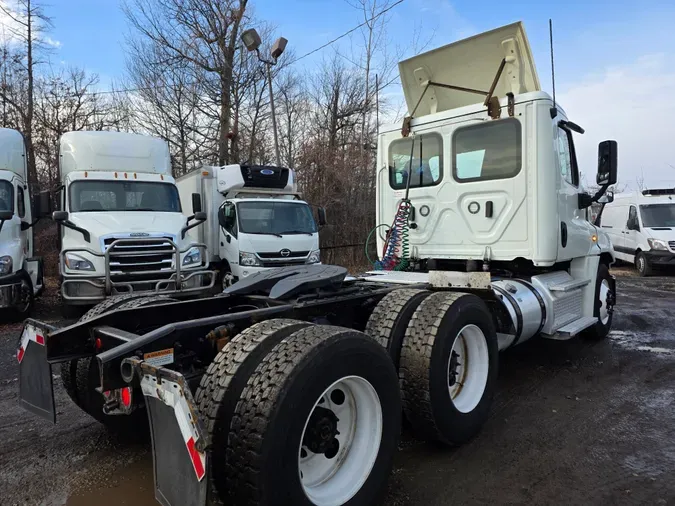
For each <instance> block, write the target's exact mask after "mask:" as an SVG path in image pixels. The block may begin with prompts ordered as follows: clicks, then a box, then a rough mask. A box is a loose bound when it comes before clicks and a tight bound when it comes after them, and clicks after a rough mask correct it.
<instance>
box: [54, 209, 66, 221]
mask: <svg viewBox="0 0 675 506" xmlns="http://www.w3.org/2000/svg"><path fill="white" fill-rule="evenodd" d="M52 220H54V221H55V222H57V223H63V222H64V221H68V211H54V212H53V213H52Z"/></svg>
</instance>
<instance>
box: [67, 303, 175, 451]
mask: <svg viewBox="0 0 675 506" xmlns="http://www.w3.org/2000/svg"><path fill="white" fill-rule="evenodd" d="M109 300H110V299H107V300H106V301H104V302H102V303H101V304H98V305H97V306H95V307H94V308H92V309H91V310H89V311H88V312H87V313H86V314H85V315H84V316H82V318H81V319H80V322H85V321H87V320H91V319H92V318H95V317H97V316H99V315H102V314H104V313H107V312H110V311H120V310H124V309H133V308H137V307H142V306H149V305H156V304H161V303H168V302H174V301H175V299H171V298H170V297H167V296H165V295H155V296H147V295H146V296H131V294H130V295H122V296H118V297H115V298H114V300H113V301H112V302H108V301H109ZM106 302H107V304H106ZM61 381H62V384H63V387H64V389H65V390H66V392H67V393H68V395H69V396H70V398H71V399H72V400H73V402H74V403H75V404H76V405H77V406H78V407H80V408H81V409H82V410H83V411H84V412H85V413H87V414H88V415H90V416H91V417H92V418H94V419H95V420H98V421H99V422H101V423H102V424H104V425H105V426H106V427H107V428H108V429H109V430H111V431H112V432H115V433H118V434H121V435H124V436H126V437H133V438H139V439H142V438H145V437H147V434H148V433H149V432H148V422H147V415H146V413H145V410H144V409H136V410H135V411H134V412H133V413H132V414H130V415H106V414H105V413H104V412H103V403H104V399H103V396H102V395H101V394H100V393H99V392H97V391H96V388H97V387H98V386H99V385H100V375H99V368H98V361H97V360H96V359H95V358H92V357H88V358H81V359H78V360H72V361H70V362H64V363H63V364H61ZM134 395H142V393H141V392H140V390H139V391H135V392H134Z"/></svg>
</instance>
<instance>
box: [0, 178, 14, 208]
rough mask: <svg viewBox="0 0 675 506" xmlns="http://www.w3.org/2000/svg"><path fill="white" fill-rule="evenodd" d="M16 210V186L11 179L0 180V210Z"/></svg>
mask: <svg viewBox="0 0 675 506" xmlns="http://www.w3.org/2000/svg"><path fill="white" fill-rule="evenodd" d="M2 211H14V186H12V183H10V182H9V181H4V180H1V181H0V212H2Z"/></svg>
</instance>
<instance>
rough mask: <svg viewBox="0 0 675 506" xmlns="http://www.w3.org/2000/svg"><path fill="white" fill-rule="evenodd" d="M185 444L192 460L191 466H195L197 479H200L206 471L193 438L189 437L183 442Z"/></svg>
mask: <svg viewBox="0 0 675 506" xmlns="http://www.w3.org/2000/svg"><path fill="white" fill-rule="evenodd" d="M185 446H187V450H188V453H189V454H190V460H192V466H193V467H194V468H195V473H196V474H197V479H198V480H200V481H201V479H202V478H203V477H204V474H206V472H205V471H204V463H203V462H202V456H201V454H200V453H199V452H198V451H197V448H195V440H194V438H192V437H191V438H190V439H188V440H187V442H186V443H185Z"/></svg>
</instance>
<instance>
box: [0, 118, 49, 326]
mask: <svg viewBox="0 0 675 506" xmlns="http://www.w3.org/2000/svg"><path fill="white" fill-rule="evenodd" d="M27 182H28V177H27V166H26V146H25V143H24V139H23V135H21V133H20V132H18V131H16V130H12V129H10V128H0V308H2V309H3V310H4V311H3V312H4V313H10V314H11V316H12V317H15V318H19V319H23V318H25V317H26V316H28V315H29V314H30V312H31V310H32V308H33V302H34V299H35V297H37V296H38V295H40V293H42V290H43V288H44V284H43V279H42V273H43V269H42V259H41V258H37V257H33V248H34V242H33V225H35V223H36V222H37V219H38V218H39V217H40V208H41V206H40V204H41V202H42V203H44V200H45V199H44V198H43V199H38V200H36V202H35V208H33V206H31V198H30V189H29V187H28V184H27ZM45 197H48V195H45ZM34 218H35V221H33V219H34Z"/></svg>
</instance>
